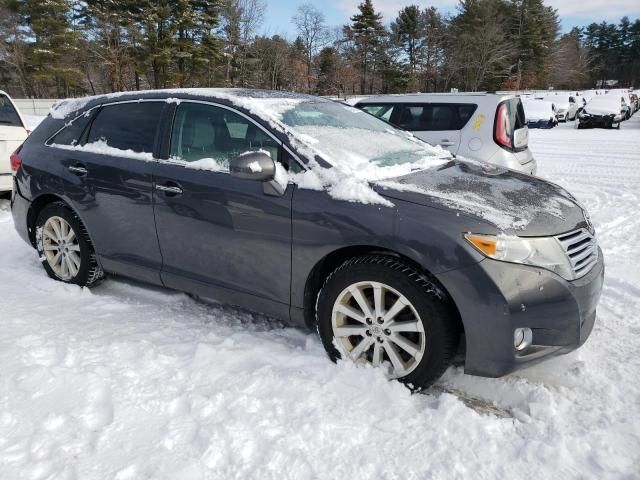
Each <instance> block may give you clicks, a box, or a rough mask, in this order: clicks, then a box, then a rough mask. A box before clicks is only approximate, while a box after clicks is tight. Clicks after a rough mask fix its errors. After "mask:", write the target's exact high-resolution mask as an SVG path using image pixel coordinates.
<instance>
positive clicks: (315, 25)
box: [292, 3, 330, 92]
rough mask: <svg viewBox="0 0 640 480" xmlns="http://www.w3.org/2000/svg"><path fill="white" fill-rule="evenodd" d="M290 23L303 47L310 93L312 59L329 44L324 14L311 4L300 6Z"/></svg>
mask: <svg viewBox="0 0 640 480" xmlns="http://www.w3.org/2000/svg"><path fill="white" fill-rule="evenodd" d="M292 21H293V23H295V25H296V28H297V30H298V38H300V40H301V41H302V44H303V45H304V49H305V52H304V53H305V60H306V66H307V91H308V92H311V77H312V75H311V73H312V72H311V70H312V66H313V59H314V58H315V56H316V55H317V54H318V52H319V51H320V49H321V48H322V47H324V46H325V45H327V43H328V42H329V39H330V35H329V29H328V28H327V25H326V23H325V18H324V14H323V13H322V12H320V10H318V9H317V8H316V7H314V6H313V4H311V3H305V4H303V5H300V6H299V7H298V12H297V13H296V14H295V15H294V16H293V18H292Z"/></svg>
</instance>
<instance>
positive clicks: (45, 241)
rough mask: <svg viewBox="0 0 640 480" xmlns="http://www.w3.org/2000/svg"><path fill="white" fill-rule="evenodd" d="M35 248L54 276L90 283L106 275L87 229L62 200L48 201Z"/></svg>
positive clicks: (39, 217) (57, 278)
mask: <svg viewBox="0 0 640 480" xmlns="http://www.w3.org/2000/svg"><path fill="white" fill-rule="evenodd" d="M36 248H37V249H38V253H39V254H40V260H41V262H42V266H43V267H44V269H45V271H46V272H47V274H48V275H49V276H50V277H51V278H54V279H56V280H59V281H61V282H65V283H74V284H76V285H80V286H83V287H84V286H86V287H90V286H92V285H94V284H95V283H96V282H97V281H98V280H100V279H101V278H102V277H103V272H102V270H101V269H100V267H99V265H98V262H97V260H96V255H95V252H94V250H93V245H92V244H91V240H90V239H89V235H88V234H87V232H86V229H85V228H84V226H83V225H82V222H81V221H80V219H79V218H78V216H77V215H76V214H75V213H74V212H73V211H72V210H71V209H70V208H69V207H68V206H67V205H66V204H64V203H62V202H56V203H52V204H49V205H47V206H46V207H44V208H43V209H42V211H41V212H40V213H39V215H38V218H37V219H36Z"/></svg>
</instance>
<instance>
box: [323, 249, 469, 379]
mask: <svg viewBox="0 0 640 480" xmlns="http://www.w3.org/2000/svg"><path fill="white" fill-rule="evenodd" d="M316 315H317V321H318V332H319V334H320V337H321V339H322V343H323V344H324V347H325V349H326V350H327V353H328V354H329V357H330V358H331V359H332V360H334V361H336V360H338V359H340V358H344V359H351V360H352V361H354V362H356V363H368V364H371V365H373V366H375V367H379V368H383V369H384V371H385V374H386V375H387V376H388V377H389V378H393V379H398V380H400V381H401V382H403V383H406V384H407V385H409V386H410V387H411V388H412V389H414V390H421V389H424V388H426V387H428V386H429V385H431V384H432V383H433V382H434V381H436V380H437V379H438V378H439V377H440V376H441V375H442V374H443V373H444V371H445V370H446V368H447V367H448V366H449V364H450V363H451V360H452V357H453V355H454V353H455V349H456V347H457V341H458V338H459V332H458V328H457V325H458V324H457V321H456V320H457V319H456V317H455V314H454V311H453V309H452V308H451V304H450V302H449V301H448V299H447V297H446V295H445V294H444V292H443V291H442V289H441V288H440V287H438V286H437V285H436V283H435V282H434V281H433V280H432V279H430V278H429V277H427V276H426V275H424V274H422V273H420V272H418V271H417V270H415V269H414V268H413V267H410V266H408V265H407V264H405V263H403V262H401V261H399V260H397V259H395V258H392V257H387V256H379V255H372V256H365V257H357V258H354V259H351V260H348V261H347V262H345V263H344V264H343V265H341V266H340V267H338V268H337V269H336V270H335V271H334V272H333V273H332V274H331V275H329V277H328V278H327V280H326V282H325V284H324V286H323V288H322V290H321V291H320V294H319V296H318V302H317V308H316Z"/></svg>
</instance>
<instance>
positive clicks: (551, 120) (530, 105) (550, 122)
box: [522, 98, 558, 128]
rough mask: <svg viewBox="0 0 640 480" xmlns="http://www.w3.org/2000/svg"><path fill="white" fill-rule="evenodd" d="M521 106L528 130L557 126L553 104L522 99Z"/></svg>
mask: <svg viewBox="0 0 640 480" xmlns="http://www.w3.org/2000/svg"><path fill="white" fill-rule="evenodd" d="M522 106H523V107H524V114H525V117H526V119H527V126H528V127H529V128H553V127H555V126H556V125H558V119H557V118H556V112H555V111H554V108H553V103H551V102H549V101H547V100H532V99H530V98H523V99H522Z"/></svg>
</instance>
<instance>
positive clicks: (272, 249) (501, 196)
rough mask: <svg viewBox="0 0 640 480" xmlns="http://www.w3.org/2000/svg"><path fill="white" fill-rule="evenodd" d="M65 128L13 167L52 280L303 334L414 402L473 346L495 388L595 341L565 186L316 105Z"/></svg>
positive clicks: (29, 233)
mask: <svg viewBox="0 0 640 480" xmlns="http://www.w3.org/2000/svg"><path fill="white" fill-rule="evenodd" d="M447 105H448V104H447ZM512 105H513V108H518V107H519V109H521V108H522V107H521V105H520V102H519V101H518V102H515V101H513V99H511V98H507V99H506V100H503V101H500V102H499V103H498V106H497V108H498V110H500V109H503V110H504V111H505V117H501V116H500V115H498V116H497V118H495V121H497V122H504V125H503V126H501V127H499V129H498V130H497V132H498V133H497V135H503V136H504V139H505V141H506V140H507V138H512V135H513V132H512V130H509V129H508V128H507V127H512V126H513V124H509V123H508V122H510V121H511V117H509V113H510V111H511V110H510V109H511V108H512V107H511V106H512ZM385 107H386V105H385ZM466 108H467V109H468V108H469V107H466ZM478 108H479V107H478ZM474 110H475V108H474ZM53 113H54V114H55V115H52V116H49V117H47V118H46V119H45V120H44V121H43V122H42V123H41V124H40V125H39V126H38V128H36V130H35V131H34V133H33V134H32V135H30V136H29V138H28V139H27V140H26V141H25V142H24V144H23V146H22V147H21V149H20V150H19V152H17V154H16V159H17V161H16V163H15V164H14V167H15V169H16V174H15V177H14V182H15V188H14V191H13V197H12V215H13V219H14V225H15V228H16V229H17V231H18V233H19V234H20V236H21V237H22V238H23V239H24V240H25V241H26V242H27V243H28V244H30V245H32V246H33V247H34V248H36V249H37V251H38V256H39V258H40V260H41V262H42V265H43V268H44V269H45V271H46V273H47V274H48V275H49V276H50V277H52V278H54V279H56V280H59V281H62V282H66V283H73V284H77V285H82V286H91V285H93V284H95V283H96V282H97V281H98V280H99V279H100V278H101V276H102V275H103V272H105V273H111V274H115V275H122V276H125V277H131V278H134V279H137V280H140V281H144V282H148V283H152V284H155V285H159V286H165V287H169V288H172V289H175V290H181V291H186V292H190V293H192V294H194V295H197V296H199V297H203V298H212V299H217V300H219V301H222V302H224V303H230V304H235V305H240V306H242V307H245V308H248V309H251V310H256V311H259V312H263V313H266V314H268V315H271V316H274V317H278V318H283V319H285V320H290V321H292V322H293V323H298V324H299V325H301V326H302V325H306V326H308V327H310V328H313V329H315V330H317V331H318V333H319V335H320V338H321V340H322V343H323V345H324V347H325V348H326V350H327V353H328V354H329V356H330V358H331V359H333V360H337V359H339V358H345V359H351V360H353V361H354V362H358V363H369V364H372V365H373V366H376V367H380V368H382V369H383V370H384V371H385V373H386V374H387V375H388V376H389V377H390V378H396V379H399V380H400V381H402V382H404V383H406V384H409V385H411V386H412V387H413V388H416V389H422V388H424V387H427V386H428V385H430V384H431V383H432V382H434V381H435V380H436V379H437V378H439V377H440V375H442V373H443V372H444V371H445V369H446V368H447V366H448V365H449V364H450V362H451V360H452V358H453V357H454V355H455V354H456V352H458V351H460V350H459V349H460V348H461V351H463V352H464V353H463V355H464V359H465V371H467V372H468V373H472V374H475V375H484V376H492V377H495V376H501V375H504V374H506V373H508V372H511V371H513V370H515V369H518V368H521V367H523V366H525V365H527V364H531V362H538V361H540V360H541V359H543V358H545V357H549V356H554V355H559V354H561V353H566V352H568V351H570V350H573V349H576V348H578V347H579V346H580V345H582V344H583V343H584V342H585V341H586V339H587V338H588V336H589V335H590V333H591V331H592V328H593V325H594V322H595V319H596V306H597V303H598V298H599V295H600V292H601V289H602V284H603V277H604V260H603V257H602V252H601V250H600V249H599V247H598V245H597V240H596V237H595V231H594V228H593V225H592V224H591V223H590V221H589V219H588V216H587V214H586V212H585V211H584V210H583V208H582V207H581V206H580V205H579V204H578V203H577V201H576V200H575V199H574V198H573V197H572V196H571V195H570V194H569V193H568V192H566V191H565V190H563V189H562V188H561V187H559V186H557V185H555V184H552V183H549V182H547V181H545V180H542V179H539V178H535V177H531V176H529V175H524V174H521V173H518V172H513V171H509V170H507V169H505V168H499V167H495V166H490V165H486V164H481V163H479V162H462V161H458V160H455V159H454V158H452V156H451V155H450V154H448V153H446V152H444V151H442V150H441V149H436V148H433V147H431V146H429V145H427V144H426V143H424V142H422V141H419V140H417V139H416V138H415V137H414V136H412V135H408V134H407V133H406V132H404V131H401V130H398V129H396V128H393V127H392V126H390V125H389V124H388V123H385V122H383V121H380V120H379V119H377V118H374V117H373V116H370V115H367V114H365V113H364V112H362V111H359V110H357V109H354V108H353V107H348V106H345V105H341V104H339V103H337V102H333V101H330V100H325V99H321V98H318V97H312V96H309V95H302V94H291V93H285V92H274V91H268V92H267V91H259V90H258V91H256V90H238V89H232V90H226V89H180V90H169V91H162V90H158V91H147V92H127V93H123V94H119V95H118V96H113V95H111V96H102V97H92V98H89V99H85V100H82V101H79V100H75V101H71V102H67V103H62V104H61V105H58V106H56V108H55V110H54V112H53ZM520 114H521V113H518V115H520ZM522 117H524V114H522ZM493 120H494V118H493V117H491V118H486V119H485V120H484V121H483V122H480V123H490V122H492V121H493ZM522 122H524V119H522ZM480 127H482V125H480ZM478 130H479V131H481V130H482V128H479V129H478ZM354 162H355V165H354ZM525 306H526V308H525ZM68 308H73V306H69V307H68ZM461 343H464V345H461Z"/></svg>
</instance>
